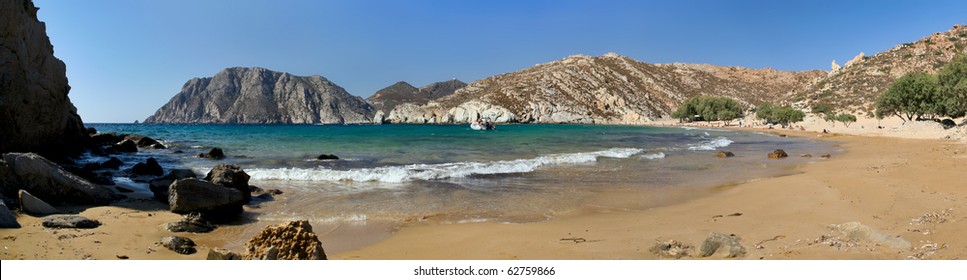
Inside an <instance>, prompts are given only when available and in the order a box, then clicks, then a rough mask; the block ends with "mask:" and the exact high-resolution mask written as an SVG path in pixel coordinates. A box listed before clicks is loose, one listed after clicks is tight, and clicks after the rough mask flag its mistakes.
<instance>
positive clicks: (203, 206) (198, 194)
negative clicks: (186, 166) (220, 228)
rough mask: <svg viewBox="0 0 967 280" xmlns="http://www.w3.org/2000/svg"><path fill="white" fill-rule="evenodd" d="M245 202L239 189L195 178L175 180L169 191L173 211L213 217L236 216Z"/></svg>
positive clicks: (226, 217)
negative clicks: (198, 213)
mask: <svg viewBox="0 0 967 280" xmlns="http://www.w3.org/2000/svg"><path fill="white" fill-rule="evenodd" d="M244 204H245V197H244V196H243V195H242V193H241V192H239V191H238V190H236V189H232V188H227V187H225V186H222V185H216V184H212V183H210V182H208V181H202V180H198V179H195V178H188V179H181V180H178V181H175V182H174V183H172V184H171V187H170V188H169V193H168V207H169V209H170V210H171V212H175V213H179V214H188V213H191V212H201V213H203V214H205V215H206V217H210V218H213V219H229V218H232V217H236V216H238V214H239V213H242V205H244Z"/></svg>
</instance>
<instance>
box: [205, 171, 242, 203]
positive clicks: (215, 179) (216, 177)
mask: <svg viewBox="0 0 967 280" xmlns="http://www.w3.org/2000/svg"><path fill="white" fill-rule="evenodd" d="M249 178H250V177H249V176H248V173H245V171H243V170H242V168H241V167H238V165H229V164H219V165H216V166H215V167H212V170H211V171H208V175H206V176H205V180H208V181H209V182H212V183H213V184H219V185H222V186H225V187H229V188H233V189H236V190H238V191H239V192H241V193H242V196H244V197H245V202H246V203H248V202H249V201H251V200H252V191H251V188H249V186H248V179H249Z"/></svg>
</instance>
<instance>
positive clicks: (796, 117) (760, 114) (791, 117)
mask: <svg viewBox="0 0 967 280" xmlns="http://www.w3.org/2000/svg"><path fill="white" fill-rule="evenodd" d="M755 116H756V117H757V118H759V119H763V120H765V121H766V122H767V123H777V124H781V125H782V127H786V126H787V125H789V124H790V123H795V122H801V121H802V120H803V118H805V117H806V113H803V112H802V111H800V110H797V109H795V108H792V107H789V106H782V107H777V106H776V105H774V104H771V103H765V104H762V105H759V107H758V108H756V112H755Z"/></svg>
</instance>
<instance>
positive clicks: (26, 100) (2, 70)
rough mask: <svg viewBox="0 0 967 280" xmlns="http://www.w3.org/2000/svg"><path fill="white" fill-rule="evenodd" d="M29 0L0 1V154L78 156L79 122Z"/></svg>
mask: <svg viewBox="0 0 967 280" xmlns="http://www.w3.org/2000/svg"><path fill="white" fill-rule="evenodd" d="M37 10H38V8H37V7H35V6H34V3H33V2H32V1H29V0H2V1H0V153H7V152H36V153H38V154H41V155H43V156H46V157H54V158H57V157H62V156H67V155H72V154H76V153H79V152H80V151H81V150H82V148H83V146H84V143H85V142H86V141H87V134H86V133H85V132H84V124H83V122H82V121H81V117H80V116H78V115H77V109H76V108H74V105H73V104H71V101H70V98H68V97H67V94H68V92H70V86H69V85H68V84H67V75H66V67H65V65H64V62H63V61H61V60H59V59H57V58H56V57H54V47H53V46H52V45H51V44H50V39H49V38H48V37H47V31H46V30H47V27H46V25H45V24H44V22H41V21H40V20H38V19H37Z"/></svg>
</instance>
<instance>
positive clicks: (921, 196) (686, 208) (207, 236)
mask: <svg viewBox="0 0 967 280" xmlns="http://www.w3.org/2000/svg"><path fill="white" fill-rule="evenodd" d="M783 133H786V134H790V135H798V136H801V137H817V134H816V133H813V132H785V131H784V132H783ZM823 139H827V140H829V141H835V142H838V143H841V145H842V146H841V147H842V148H844V149H845V150H846V152H845V153H843V154H839V155H836V156H834V157H833V158H831V159H828V160H822V161H816V162H814V163H810V164H806V165H803V166H799V167H797V168H796V173H795V174H793V175H788V176H782V177H775V178H764V179H757V180H752V181H749V182H743V183H739V184H731V185H727V186H721V187H718V188H716V191H715V192H714V193H713V194H709V195H704V196H702V197H701V198H697V199H690V200H686V201H684V202H680V203H675V204H672V205H667V206H661V207H656V208H651V209H643V210H627V209H622V208H598V209H595V210H594V211H583V212H580V213H575V214H572V215H564V216H561V217H557V218H555V219H552V220H550V221H546V222H537V223H523V224H504V223H495V222H479V223H462V224H453V223H444V222H440V221H438V220H436V219H432V218H431V219H421V220H416V221H409V222H408V223H405V224H404V225H402V226H399V225H390V224H388V225H367V226H353V225H347V226H336V227H331V226H329V227H327V226H316V227H315V231H316V233H317V234H319V235H320V236H321V238H322V242H323V245H324V246H325V247H326V248H327V252H330V253H329V257H330V258H331V259H655V258H657V255H655V254H654V253H652V252H649V249H650V248H651V247H652V246H653V245H654V244H655V243H656V242H657V241H660V240H668V239H674V240H678V241H681V242H684V243H686V244H690V245H692V246H695V247H697V246H699V245H700V244H701V242H702V240H704V239H705V237H706V236H707V235H708V234H709V232H712V231H716V232H722V233H726V234H735V235H737V236H739V237H740V238H741V244H742V245H743V246H745V247H746V250H747V251H748V254H747V255H746V256H744V257H743V258H744V259H907V258H926V259H962V258H964V256H965V255H967V240H964V239H963V238H960V237H961V236H962V235H963V234H964V233H965V232H967V224H965V222H964V221H965V217H967V209H964V205H967V182H964V181H962V180H959V179H958V176H959V175H958V174H963V170H962V169H963V166H967V145H964V144H963V143H958V142H951V141H941V140H906V139H896V138H880V137H858V136H827V137H823ZM788 152H789V153H790V155H791V156H797V155H798V154H797V153H796V152H795V151H788ZM762 156H763V157H765V154H763V155H762ZM159 206H160V204H159V203H154V202H150V201H142V202H126V203H124V204H122V205H117V206H110V207H95V208H90V209H87V210H85V211H83V212H82V213H81V215H84V216H87V217H89V218H94V219H98V220H100V221H101V222H102V223H103V224H104V225H102V226H101V227H99V228H97V229H93V230H75V229H59V230H52V229H44V228H42V227H41V226H40V225H39V224H40V220H41V219H40V218H34V217H30V216H26V215H21V216H20V217H19V218H18V220H19V222H20V223H21V224H22V225H24V228H21V229H0V248H2V251H0V259H85V258H89V259H118V258H121V257H127V258H130V259H204V258H205V256H206V255H207V252H208V249H209V248H213V247H219V248H226V247H227V248H229V249H235V250H239V251H240V249H241V248H242V245H243V244H244V243H245V241H246V240H247V239H248V238H249V237H250V236H252V235H254V234H255V232H257V231H258V229H260V228H261V226H262V224H266V225H268V224H273V223H272V222H258V223H257V224H255V225H254V226H253V225H252V224H249V225H246V226H241V227H239V226H224V227H220V228H218V229H216V230H215V231H214V232H211V233H203V234H191V233H170V232H167V231H166V230H165V229H164V228H163V224H164V223H167V222H172V221H175V220H178V219H179V217H178V215H176V214H173V213H170V212H167V211H166V210H165V209H159V208H158V207H159ZM948 209H952V210H948ZM246 210H247V211H251V212H253V213H256V214H257V213H258V211H259V209H246ZM735 213H741V215H734V214H735ZM847 222H859V223H862V224H863V225H866V226H868V227H870V228H872V229H873V230H875V231H877V232H880V233H883V234H886V235H889V236H899V237H900V238H903V239H905V240H907V241H909V243H910V244H911V246H910V247H908V248H890V247H889V246H885V245H878V244H877V243H876V242H873V241H865V240H858V241H849V240H847V239H846V238H840V237H838V236H837V234H836V233H835V232H833V231H831V230H830V229H829V228H828V226H829V225H830V224H842V223H847ZM374 229H375V230H374ZM169 235H175V236H184V237H189V238H191V239H193V240H194V241H195V242H196V243H197V244H199V246H198V247H197V248H198V253H195V254H192V255H180V254H176V253H174V252H172V251H169V250H167V249H165V248H163V247H160V246H158V245H157V244H156V243H155V242H157V241H159V240H160V239H161V238H162V237H164V236H169ZM823 236H826V237H827V238H823ZM333 243H338V244H333ZM831 244H832V245H831ZM757 245H758V246H757ZM712 258H716V257H712Z"/></svg>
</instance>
